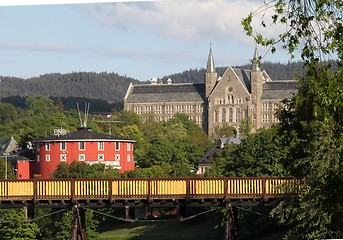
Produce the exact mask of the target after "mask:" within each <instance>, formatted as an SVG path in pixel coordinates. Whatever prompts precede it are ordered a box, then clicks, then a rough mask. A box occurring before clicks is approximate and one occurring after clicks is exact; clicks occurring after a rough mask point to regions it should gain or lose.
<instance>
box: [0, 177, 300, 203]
mask: <svg viewBox="0 0 343 240" xmlns="http://www.w3.org/2000/svg"><path fill="white" fill-rule="evenodd" d="M300 183H301V181H300V179H298V178H276V177H249V178H238V177H237V178H164V179H163V178H159V179H53V180H42V179H32V180H1V181H0V208H10V207H22V206H28V205H31V204H32V205H40V206H43V207H44V206H47V207H51V206H53V207H64V206H65V205H69V204H70V203H79V204H82V205H83V206H88V207H103V206H104V205H105V204H108V205H110V206H112V207H122V206H123V205H125V206H135V207H140V206H161V205H163V206H175V205H187V206H198V205H201V206H218V205H220V204H222V203H227V202H230V203H232V204H233V205H258V204H270V205H273V204H274V203H275V201H278V200H280V199H282V198H285V197H288V196H294V195H296V194H297V193H298V191H299V189H300Z"/></svg>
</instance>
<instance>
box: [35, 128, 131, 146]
mask: <svg viewBox="0 0 343 240" xmlns="http://www.w3.org/2000/svg"><path fill="white" fill-rule="evenodd" d="M93 140H96V141H108V142H112V141H125V142H135V141H134V140H131V139H126V138H122V137H118V136H114V135H110V134H104V133H99V132H94V131H92V130H91V129H90V128H86V127H83V128H81V127H80V128H78V130H77V131H76V132H71V133H67V134H65V135H59V136H57V135H56V136H51V137H48V138H43V139H38V140H35V141H33V142H55V141H62V142H64V141H68V142H69V141H71V142H72V141H93Z"/></svg>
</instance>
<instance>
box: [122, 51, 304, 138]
mask: <svg viewBox="0 0 343 240" xmlns="http://www.w3.org/2000/svg"><path fill="white" fill-rule="evenodd" d="M296 86H297V84H296V81H295V80H271V79H270V77H269V76H268V74H267V72H266V71H263V70H261V68H260V66H259V61H258V52H257V49H255V53H254V57H253V64H252V68H251V69H238V68H232V67H228V68H227V69H226V71H225V72H224V74H223V76H218V74H217V72H216V69H215V65H214V58H213V54H212V49H211V48H210V52H209V55H208V60H207V67H206V72H205V82H204V83H203V84H189V83H183V84H179V83H178V84H173V83H172V81H171V80H170V79H168V81H167V83H165V84H164V83H163V82H158V81H157V80H156V79H152V81H151V83H150V84H137V85H133V84H130V86H129V88H128V90H127V92H126V95H125V97H124V109H125V110H127V111H133V112H135V113H137V114H140V115H142V116H143V118H144V116H146V115H147V114H149V113H150V114H151V113H152V114H154V116H155V119H156V120H157V121H167V120H168V119H170V118H172V117H173V116H174V115H175V114H176V113H183V114H186V115H188V116H189V118H190V119H191V120H194V121H195V122H196V123H197V124H199V125H200V126H201V127H202V128H203V130H204V131H205V132H206V133H207V134H208V135H209V136H211V135H212V134H213V133H214V131H215V129H216V128H218V127H221V126H223V125H224V124H229V125H231V126H233V127H235V128H236V129H237V130H239V126H240V124H241V122H242V121H243V120H246V121H251V122H252V126H253V130H254V131H256V129H258V128H261V127H263V128H269V127H271V126H272V124H273V123H275V122H277V121H278V119H277V118H276V116H275V113H276V111H277V109H278V108H279V106H280V104H281V101H282V100H283V99H287V98H291V97H292V95H293V94H295V93H296V91H297V89H296Z"/></svg>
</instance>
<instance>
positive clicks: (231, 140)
mask: <svg viewBox="0 0 343 240" xmlns="http://www.w3.org/2000/svg"><path fill="white" fill-rule="evenodd" d="M241 141H242V137H226V138H220V139H219V140H218V141H217V142H216V143H215V144H214V145H213V146H212V147H211V148H210V149H209V150H208V151H207V152H206V153H205V155H204V156H203V157H202V158H201V159H200V160H199V162H198V163H199V164H212V159H213V156H214V154H215V152H216V150H217V149H220V148H224V146H225V145H227V144H237V145H239V144H240V143H241Z"/></svg>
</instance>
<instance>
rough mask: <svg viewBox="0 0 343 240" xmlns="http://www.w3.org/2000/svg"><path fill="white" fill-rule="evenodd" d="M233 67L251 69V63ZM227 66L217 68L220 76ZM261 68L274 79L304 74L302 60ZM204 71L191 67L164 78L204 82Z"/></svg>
mask: <svg viewBox="0 0 343 240" xmlns="http://www.w3.org/2000/svg"><path fill="white" fill-rule="evenodd" d="M232 67H234V68H243V69H251V65H250V64H246V65H240V66H232ZM226 68H227V67H226V66H225V67H218V68H217V72H218V76H222V75H223V74H224V71H225V70H226ZM261 68H262V69H263V70H265V71H266V72H267V73H268V75H269V76H270V77H271V79H272V80H290V79H295V78H296V76H297V75H298V74H299V75H302V74H304V69H303V63H302V62H293V63H288V64H282V63H272V62H264V63H262V64H261ZM204 73H205V69H204V68H202V69H190V70H187V71H184V72H182V73H175V74H171V75H168V76H164V77H163V78H162V80H163V81H164V82H166V81H167V79H168V78H170V79H172V81H173V82H174V83H182V82H187V83H203V82H204Z"/></svg>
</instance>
